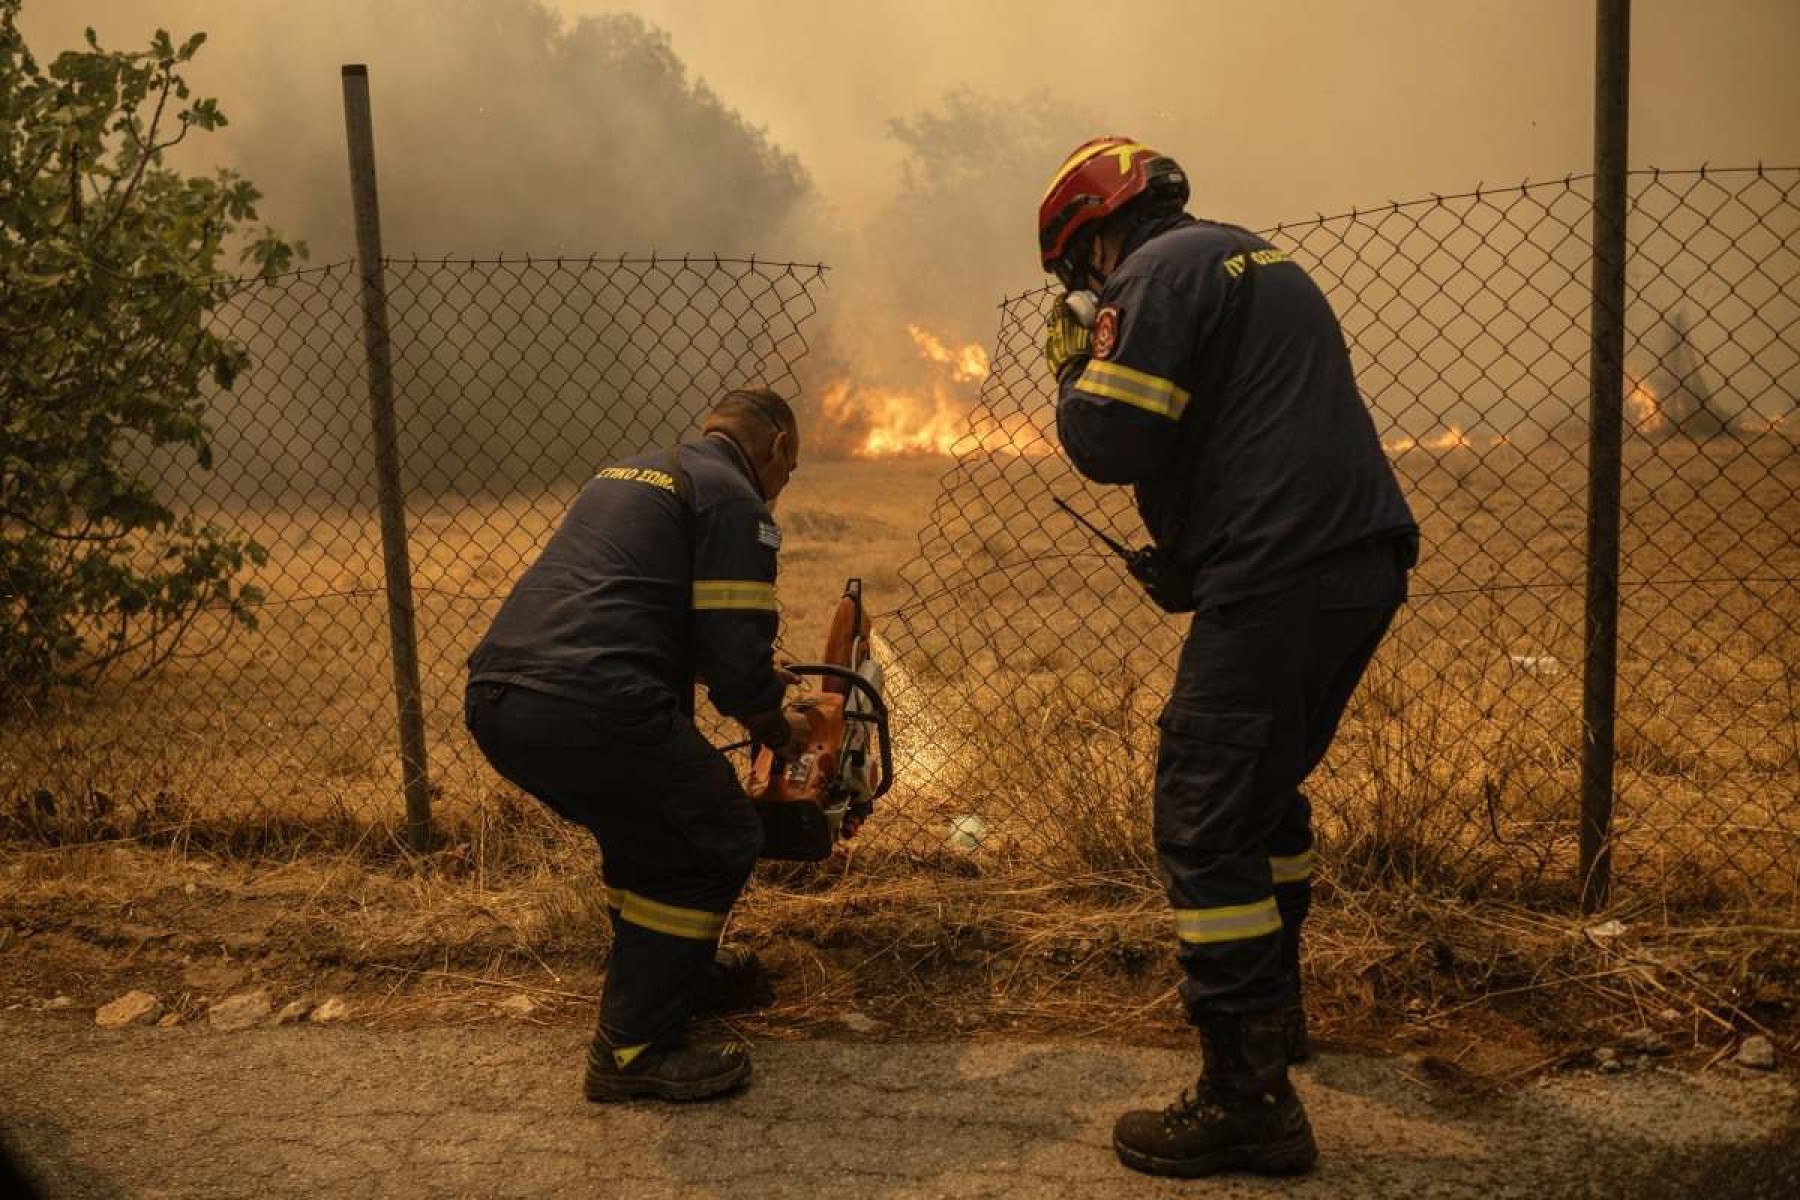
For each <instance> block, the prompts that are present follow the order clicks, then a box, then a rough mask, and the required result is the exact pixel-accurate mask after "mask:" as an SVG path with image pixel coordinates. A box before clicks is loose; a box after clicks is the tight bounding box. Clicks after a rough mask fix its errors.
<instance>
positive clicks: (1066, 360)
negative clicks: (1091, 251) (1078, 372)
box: [1044, 291, 1094, 383]
mask: <svg viewBox="0 0 1800 1200" xmlns="http://www.w3.org/2000/svg"><path fill="white" fill-rule="evenodd" d="M1084 317H1085V318H1086V319H1085V320H1084V319H1083V318H1084ZM1093 320H1094V294H1093V293H1092V292H1080V291H1078V292H1070V293H1069V294H1068V295H1066V296H1064V297H1063V298H1062V299H1060V300H1058V301H1057V302H1056V304H1055V306H1054V307H1052V308H1051V310H1050V317H1049V320H1048V321H1047V322H1046V323H1045V330H1044V361H1045V362H1046V363H1047V364H1049V367H1050V374H1051V375H1053V376H1055V377H1056V381H1057V382H1058V383H1061V382H1062V377H1063V372H1064V371H1066V370H1068V369H1069V367H1070V366H1071V365H1073V364H1074V363H1077V362H1079V361H1081V360H1083V359H1086V358H1087V356H1088V346H1089V344H1090V343H1091V341H1092V335H1091V334H1090V333H1089V332H1088V327H1089V326H1090V325H1092V324H1093Z"/></svg>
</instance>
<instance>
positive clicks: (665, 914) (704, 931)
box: [608, 888, 725, 942]
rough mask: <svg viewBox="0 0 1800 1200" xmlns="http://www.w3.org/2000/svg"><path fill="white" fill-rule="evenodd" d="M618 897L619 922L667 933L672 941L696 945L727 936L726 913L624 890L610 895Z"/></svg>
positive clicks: (609, 895)
mask: <svg viewBox="0 0 1800 1200" xmlns="http://www.w3.org/2000/svg"><path fill="white" fill-rule="evenodd" d="M614 896H616V897H618V900H619V919H620V920H623V921H629V922H631V923H632V924H633V925H637V926H639V927H641V928H644V929H649V930H654V931H655V932H657V933H666V934H668V935H669V936H670V937H678V938H691V939H693V940H694V941H696V942H713V941H717V940H718V938H719V935H720V934H721V933H724V932H725V914H724V913H715V912H707V911H706V910H705V909H701V908H681V907H679V906H677V905H674V904H664V903H663V902H662V901H660V900H652V899H650V898H649V897H648V896H640V895H638V894H637V893H636V892H628V891H626V890H624V889H623V888H620V889H619V890H617V891H615V892H610V893H609V894H608V898H609V899H611V898H612V897H614Z"/></svg>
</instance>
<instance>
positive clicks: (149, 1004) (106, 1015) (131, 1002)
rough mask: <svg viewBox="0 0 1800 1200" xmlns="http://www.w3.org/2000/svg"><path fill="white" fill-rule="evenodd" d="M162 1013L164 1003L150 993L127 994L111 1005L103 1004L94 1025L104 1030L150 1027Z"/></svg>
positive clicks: (95, 1015) (96, 1014) (96, 1013)
mask: <svg viewBox="0 0 1800 1200" xmlns="http://www.w3.org/2000/svg"><path fill="white" fill-rule="evenodd" d="M162 1012H163V1006H162V1001H160V1000H158V999H157V998H156V997H155V996H153V995H151V994H150V993H149V992H126V993H125V994H124V995H123V996H120V997H119V998H118V999H117V1000H114V1001H112V1002H111V1003H110V1004H102V1005H101V1006H100V1008H99V1011H97V1012H95V1013H94V1024H96V1025H98V1026H100V1027H101V1028H102V1029H123V1028H124V1027H125V1026H127V1025H149V1024H151V1023H153V1022H154V1021H155V1020H156V1019H157V1018H158V1017H160V1016H162Z"/></svg>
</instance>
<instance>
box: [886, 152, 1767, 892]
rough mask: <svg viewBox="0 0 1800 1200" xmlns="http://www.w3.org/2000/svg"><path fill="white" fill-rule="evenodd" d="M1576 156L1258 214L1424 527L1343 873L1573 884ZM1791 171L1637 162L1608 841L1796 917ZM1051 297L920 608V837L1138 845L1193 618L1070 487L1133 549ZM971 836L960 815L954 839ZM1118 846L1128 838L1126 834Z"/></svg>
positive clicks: (949, 511)
mask: <svg viewBox="0 0 1800 1200" xmlns="http://www.w3.org/2000/svg"><path fill="white" fill-rule="evenodd" d="M1591 182H1592V181H1591V180H1590V179H1588V178H1569V179H1565V180H1561V181H1556V182H1551V183H1545V184H1535V185H1533V184H1527V185H1523V186H1519V187H1513V188H1507V189H1503V190H1494V191H1488V190H1485V189H1483V190H1478V191H1475V192H1471V193H1467V194H1462V195H1455V196H1433V197H1430V198H1428V199H1425V200H1420V201H1416V202H1412V203H1392V204H1388V205H1385V206H1382V207H1380V208H1376V209H1373V210H1369V211H1355V212H1351V213H1347V214H1343V215H1340V216H1335V217H1324V216H1321V217H1318V218H1316V219H1314V220H1311V221H1305V222H1300V223H1295V224H1287V225H1282V226H1278V227H1276V228H1275V229H1272V230H1269V231H1267V234H1268V236H1269V237H1270V238H1271V240H1273V241H1274V242H1275V243H1276V244H1278V245H1280V246H1282V247H1283V248H1286V249H1288V250H1290V251H1291V252H1293V254H1294V256H1295V257H1296V258H1297V259H1298V260H1299V261H1301V262H1302V263H1303V264H1304V265H1305V266H1306V267H1307V269H1308V270H1309V271H1310V272H1311V273H1312V274H1313V277H1314V278H1315V279H1316V280H1317V281H1318V282H1319V283H1320V285H1321V286H1322V287H1324V288H1325V289H1326V291H1327V293H1328V294H1329V296H1330V298H1331V301H1332V303H1333V305H1334V307H1335V308H1336V310H1337V312H1338V313H1339V315H1340V317H1341V319H1342V321H1343V325H1344V332H1345V335H1346V338H1347V340H1348V342H1349V344H1350V347H1351V351H1352V355H1353V359H1354V361H1355V366H1356V370H1357V376H1358V379H1359V381H1360V383H1361V386H1362V388H1363V392H1364V395H1365V397H1366V399H1367V401H1368V403H1369V405H1370V406H1371V408H1372V410H1373V411H1374V414H1375V416H1376V422H1377V426H1378V428H1379V429H1380V430H1381V433H1382V437H1383V441H1384V444H1385V445H1386V446H1387V448H1388V450H1389V452H1390V455H1391V456H1392V458H1393V461H1394V463H1395V465H1396V467H1397V469H1398V471H1399V474H1400V477H1401V480H1402V483H1403V485H1404V487H1405V489H1406V492H1407V495H1408V497H1409V499H1410V501H1411V503H1412V505H1413V507H1414V511H1415V513H1416V514H1417V516H1418V517H1419V520H1420V523H1421V525H1422V527H1423V534H1424V556H1423V559H1422V561H1421V563H1420V565H1419V569H1418V572H1417V574H1416V576H1415V580H1414V592H1413V599H1412V602H1411V604H1410V605H1409V606H1408V608H1407V609H1406V611H1405V612H1404V614H1403V616H1402V618H1401V619H1400V620H1399V621H1398V623H1397V624H1396V627H1395V629H1394V631H1393V633H1392V635H1391V636H1390V638H1389V640H1388V642H1387V643H1386V645H1385V646H1384V648H1383V651H1382V653H1381V655H1380V656H1379V658H1378V660H1377V662H1376V663H1375V665H1374V666H1373V667H1372V668H1371V671H1370V673H1369V675H1368V676H1367V678H1366V680H1365V684H1364V687H1363V689H1362V690H1361V692H1360V693H1359V696H1358V699H1357V701H1356V702H1355V704H1354V706H1353V708H1352V711H1351V712H1350V714H1349V715H1348V717H1347V719H1346V721H1345V724H1344V727H1343V730H1342V731H1341V733H1340V736H1339V738H1338V741H1337V744H1336V748H1335V750H1334V752H1333V754H1332V755H1331V757H1330V759H1329V760H1328V762H1327V764H1326V766H1325V768H1324V769H1323V770H1322V772H1321V775H1320V776H1319V777H1316V778H1315V781H1314V787H1313V788H1312V789H1311V790H1312V793H1313V798H1314V800H1315V811H1316V812H1317V813H1318V819H1319V823H1320V826H1321V833H1322V840H1323V842H1324V844H1325V847H1326V849H1327V858H1328V859H1329V861H1330V869H1331V870H1332V871H1334V872H1336V873H1337V875H1338V877H1339V878H1340V879H1349V880H1355V879H1359V878H1366V877H1375V878H1379V879H1383V880H1386V881H1389V882H1393V881H1400V882H1405V883H1408V884H1417V885H1441V886H1444V887H1447V888H1450V889H1452V890H1455V891H1460V892H1464V893H1468V894H1480V893H1482V892H1483V891H1484V890H1485V889H1487V888H1489V887H1492V886H1496V885H1498V884H1500V883H1502V882H1506V883H1509V884H1512V885H1519V884H1526V885H1530V884H1536V883H1539V882H1543V881H1547V880H1553V879H1560V880H1561V881H1562V882H1563V883H1564V884H1565V885H1566V884H1567V883H1568V882H1569V881H1571V880H1572V879H1573V877H1574V872H1575V855H1576V847H1577V838H1578V803H1579V802H1578V796H1579V769H1580V730H1581V664H1582V638H1583V629H1582V586H1583V578H1584V561H1585V560H1584V555H1585V553H1586V546H1585V539H1586V512H1585V507H1586V488H1587V432H1588V418H1587V413H1588V373H1587V363H1588V348H1589V332H1588V306H1589V263H1590V247H1591V241H1590V222H1591V211H1592V189H1591ZM1797 189H1800V171H1795V170H1792V169H1779V170H1777V169H1766V168H1754V169H1749V170H1733V171H1716V170H1703V171H1694V172H1664V171H1648V172H1640V173H1636V174H1634V175H1633V176H1632V179H1631V210H1630V239H1631V247H1630V259H1629V267H1628V291H1629V297H1628V313H1627V329H1628V346H1629V348H1628V356H1627V364H1626V365H1627V371H1628V392H1627V395H1625V396H1624V397H1623V398H1622V399H1623V402H1624V404H1625V406H1626V408H1625V412H1626V445H1625V452H1624V473H1625V474H1624V500H1623V503H1624V507H1625V511H1624V534H1623V536H1624V546H1623V563H1622V571H1623V575H1622V578H1623V600H1622V613H1621V632H1620V653H1619V662H1620V667H1619V680H1618V693H1619V705H1620V718H1619V737H1618V764H1617V766H1618V789H1619V796H1618V803H1617V808H1616V815H1615V827H1614V846H1615V850H1614V865H1615V870H1616V871H1617V872H1618V877H1619V879H1620V881H1621V887H1622V888H1624V889H1627V890H1625V891H1622V892H1621V895H1622V896H1629V895H1630V892H1629V890H1628V889H1629V888H1630V887H1632V886H1633V884H1634V883H1635V884H1639V885H1642V886H1643V887H1645V888H1651V887H1654V888H1657V889H1659V890H1658V893H1657V894H1658V895H1662V896H1667V895H1670V894H1673V893H1675V892H1679V893H1680V894H1681V895H1683V896H1691V897H1693V898H1695V899H1698V900H1701V901H1707V900H1716V899H1719V898H1720V897H1723V896H1729V897H1730V898H1732V899H1733V900H1749V901H1751V902H1758V901H1764V900H1770V901H1774V902H1777V903H1782V904H1793V903H1800V701H1797V693H1800V683H1797V680H1800V589H1796V586H1795V585H1796V580H1797V579H1800V537H1797V534H1796V531H1797V530H1800V452H1797V442H1800V337H1797V333H1800V250H1797V247H1800V237H1797V235H1800V196H1797ZM1056 295H1057V294H1056V293H1055V292H1054V291H1052V290H1048V289H1046V290H1039V291H1034V292H1029V293H1027V294H1025V295H1022V296H1019V297H1017V298H1014V299H1011V300H1008V301H1007V302H1005V304H1004V305H1003V306H1002V309H1001V322H1000V331H999V335H998V339H997V342H996V345H995V350H994V354H993V358H992V373H991V375H990V376H989V378H988V379H987V381H986V383H985V385H984V387H983V391H982V393H981V399H980V405H979V411H978V412H977V414H976V418H975V420H974V422H973V423H972V426H971V430H970V433H969V435H968V436H967V437H966V438H965V439H964V440H963V441H962V442H961V443H960V444H959V445H958V447H957V460H956V462H955V465H954V467H953V468H952V469H951V470H950V471H949V473H948V474H947V475H946V477H945V479H944V483H943V487H942V490H941V493H940V495H939V496H938V498H937V500H936V503H935V505H934V507H933V510H932V513H931V518H930V521H929V524H928V527H927V528H926V530H925V531H924V532H923V534H922V535H921V538H920V544H919V553H918V556H917V557H916V559H915V560H914V561H913V562H912V563H910V564H909V565H908V566H907V568H906V569H905V571H904V572H903V579H904V581H905V583H906V585H907V589H908V593H909V595H908V598H907V599H906V600H905V601H904V602H903V603H902V604H901V605H900V607H899V609H898V610H897V611H896V613H894V614H893V615H892V616H891V617H890V619H889V624H888V628H889V630H890V635H891V640H892V643H893V646H894V650H895V657H896V659H897V661H899V662H900V663H902V664H903V666H904V669H903V671H902V673H901V681H900V683H901V691H902V693H903V694H902V695H901V696H900V697H898V698H897V700H898V703H899V705H900V707H901V708H902V711H904V712H906V713H907V714H908V723H907V728H908V730H909V733H910V741H909V745H908V746H907V753H906V755H905V756H904V758H905V762H906V768H905V770H904V771H903V775H904V776H906V777H907V778H908V779H909V785H908V786H909V787H911V788H914V789H923V792H924V793H925V794H926V795H928V796H930V797H933V798H934V799H932V800H929V801H925V802H921V803H919V804H917V805H915V806H914V807H913V808H911V809H910V810H908V815H909V816H911V817H912V818H913V819H912V821H911V822H910V824H909V825H908V827H907V829H906V833H905V835H904V836H905V837H906V838H907V839H909V840H910V841H911V842H912V843H913V844H915V845H917V846H918V847H920V848H921V849H923V848H925V847H935V846H942V845H943V844H944V843H945V842H946V840H948V841H949V842H950V843H952V844H955V843H957V842H960V843H962V844H963V845H964V846H965V847H966V846H968V845H970V844H971V843H972V842H973V843H977V847H976V851H977V852H978V853H980V852H989V853H994V854H1017V853H1020V852H1024V853H1026V854H1028V855H1030V856H1031V857H1032V858H1033V859H1034V860H1037V861H1042V862H1044V863H1045V864H1047V865H1050V866H1052V867H1053V868H1054V869H1057V870H1059V871H1069V870H1085V869H1095V868H1099V869H1105V868H1109V867H1113V866H1143V865H1145V863H1146V856H1147V849H1148V830H1147V821H1146V816H1145V814H1147V812H1148V809H1149V803H1148V792H1149V786H1150V773H1151V767H1152V765H1153V762H1154V757H1153V745H1152V743H1151V738H1152V737H1153V735H1154V727H1153V718H1154V715H1155V713H1156V710H1157V708H1158V706H1159V705H1160V703H1161V699H1162V696H1163V694H1164V693H1165V691H1166V688H1167V685H1168V681H1169V679H1170V677H1171V675H1172V672H1173V664H1174V656H1175V651H1176V648H1177V646H1178V645H1179V639H1180V636H1181V634H1182V632H1183V629H1184V626H1183V625H1181V624H1179V623H1178V622H1177V620H1176V619H1174V618H1169V617H1166V616H1164V615H1163V614H1162V613H1161V612H1160V611H1159V610H1157V609H1155V608H1154V607H1153V606H1152V605H1151V604H1150V603H1149V602H1148V601H1147V600H1145V599H1144V598H1143V597H1142V596H1141V594H1140V593H1139V592H1138V591H1137V589H1136V587H1135V585H1134V584H1132V583H1131V581H1130V580H1129V579H1127V578H1126V577H1125V575H1124V573H1123V571H1122V570H1121V568H1120V567H1119V565H1118V564H1117V563H1116V562H1115V561H1114V560H1112V559H1111V558H1110V557H1108V555H1107V554H1106V553H1105V552H1104V551H1103V550H1101V549H1100V548H1099V547H1098V546H1096V545H1095V543H1094V542H1093V540H1092V539H1091V538H1090V537H1089V536H1088V535H1087V534H1086V533H1084V532H1083V531H1082V530H1081V529H1079V528H1078V527H1077V526H1076V525H1075V524H1074V523H1073V522H1072V521H1069V520H1068V519H1066V518H1063V517H1062V516H1061V514H1060V513H1059V512H1058V511H1057V510H1056V509H1055V508H1054V507H1053V506H1052V503H1051V502H1052V500H1053V499H1054V498H1062V499H1064V500H1066V501H1068V502H1069V503H1071V504H1073V505H1075V506H1076V507H1077V508H1078V509H1080V510H1082V511H1083V512H1085V513H1086V514H1088V515H1089V516H1091V517H1092V518H1093V519H1094V520H1095V521H1096V523H1098V524H1100V525H1101V526H1102V527H1103V528H1109V529H1110V530H1111V531H1112V532H1113V533H1114V534H1115V536H1117V537H1118V538H1119V539H1120V540H1122V541H1126V542H1128V543H1135V542H1138V541H1141V540H1142V533H1141V527H1140V525H1139V523H1138V520H1137V518H1136V515H1135V513H1134V512H1133V511H1132V506H1131V499H1130V496H1129V493H1128V492H1127V491H1126V490H1125V489H1118V488H1111V489H1107V488H1099V487H1095V486H1093V485H1090V484H1088V483H1086V482H1085V481H1083V480H1082V479H1081V478H1080V477H1079V476H1078V475H1077V474H1076V473H1075V472H1074V470H1073V469H1072V467H1071V466H1070V465H1069V463H1068V462H1067V460H1066V459H1065V458H1064V457H1062V456H1061V455H1060V453H1058V452H1057V451H1056V449H1055V441H1054V433H1053V431H1052V429H1051V425H1052V422H1053V411H1052V410H1053V398H1054V388H1053V385H1052V381H1051V379H1050V378H1049V376H1048V372H1047V370H1046V369H1045V367H1044V366H1043V360H1042V354H1041V345H1042V331H1043V328H1044V319H1045V315H1046V313H1047V311H1048V309H1049V306H1050V305H1051V304H1053V303H1054V302H1055V300H1056ZM970 830H973V831H976V832H977V833H978V835H979V836H978V837H975V838H971V837H969V836H967V833H968V831H970ZM1134 847H1138V848H1136V849H1134Z"/></svg>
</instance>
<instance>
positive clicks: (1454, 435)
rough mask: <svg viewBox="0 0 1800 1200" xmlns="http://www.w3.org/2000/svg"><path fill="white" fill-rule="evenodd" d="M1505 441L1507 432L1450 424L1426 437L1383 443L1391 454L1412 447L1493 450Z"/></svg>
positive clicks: (1436, 451) (1443, 450) (1441, 451)
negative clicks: (1478, 430)
mask: <svg viewBox="0 0 1800 1200" xmlns="http://www.w3.org/2000/svg"><path fill="white" fill-rule="evenodd" d="M1505 442H1506V435H1505V434H1499V433H1495V434H1470V433H1467V432H1465V431H1464V430H1463V428H1462V427H1461V426H1459V425H1448V426H1445V427H1444V428H1443V429H1440V430H1438V431H1437V432H1436V433H1428V434H1426V435H1425V436H1424V437H1396V438H1387V439H1385V440H1384V441H1383V442H1382V443H1381V445H1382V448H1383V449H1385V450H1386V451H1387V452H1388V453H1389V454H1405V453H1406V452H1407V451H1408V450H1412V449H1419V450H1429V451H1430V452H1431V453H1433V454H1444V453H1447V452H1449V451H1452V450H1491V449H1493V448H1494V447H1495V446H1500V445H1504V444H1505Z"/></svg>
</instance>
